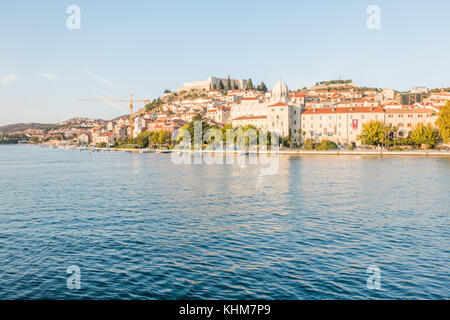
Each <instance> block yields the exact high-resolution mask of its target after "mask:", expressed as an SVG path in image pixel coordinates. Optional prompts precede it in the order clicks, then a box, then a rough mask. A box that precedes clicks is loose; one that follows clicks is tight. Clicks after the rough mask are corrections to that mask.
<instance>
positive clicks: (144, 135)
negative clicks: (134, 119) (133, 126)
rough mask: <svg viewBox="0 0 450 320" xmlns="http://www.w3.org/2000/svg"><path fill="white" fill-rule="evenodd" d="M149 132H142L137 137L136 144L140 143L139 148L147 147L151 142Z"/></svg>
mask: <svg viewBox="0 0 450 320" xmlns="http://www.w3.org/2000/svg"><path fill="white" fill-rule="evenodd" d="M149 135H150V133H149V132H141V133H139V134H138V136H137V137H136V138H135V141H134V142H135V144H137V145H138V147H139V148H147V147H148V143H149Z"/></svg>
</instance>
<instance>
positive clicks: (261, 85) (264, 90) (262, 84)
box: [260, 82, 268, 92]
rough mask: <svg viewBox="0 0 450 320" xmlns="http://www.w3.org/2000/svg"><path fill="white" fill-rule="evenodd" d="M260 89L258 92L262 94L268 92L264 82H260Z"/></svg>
mask: <svg viewBox="0 0 450 320" xmlns="http://www.w3.org/2000/svg"><path fill="white" fill-rule="evenodd" d="M260 88H261V89H260V90H261V91H262V92H267V91H268V89H267V86H266V84H265V83H264V82H261V84H260Z"/></svg>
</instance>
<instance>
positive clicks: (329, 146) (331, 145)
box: [302, 139, 338, 150]
mask: <svg viewBox="0 0 450 320" xmlns="http://www.w3.org/2000/svg"><path fill="white" fill-rule="evenodd" d="M337 148H338V145H337V144H336V143H335V142H333V141H330V140H326V139H324V140H322V141H320V142H319V143H318V142H315V141H314V140H313V139H306V140H305V142H304V143H303V146H302V149H303V150H334V149H337Z"/></svg>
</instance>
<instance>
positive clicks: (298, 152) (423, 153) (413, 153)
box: [95, 148, 450, 157]
mask: <svg viewBox="0 0 450 320" xmlns="http://www.w3.org/2000/svg"><path fill="white" fill-rule="evenodd" d="M95 150H97V151H113V152H132V153H171V152H187V153H229V154H241V153H242V151H241V150H226V151H225V150H223V151H221V150H219V151H218V150H197V151H195V150H175V151H174V150H161V149H122V148H120V149H116V148H96V149H95ZM250 153H251V152H250ZM257 153H259V154H271V153H272V152H271V151H270V150H269V151H258V152H257ZM277 153H278V154H280V155H298V156H309V155H333V156H336V155H337V156H355V155H359V156H417V157H450V151H438V150H410V151H387V150H328V151H320V150H291V149H287V150H286V149H284V150H283V149H282V150H279V151H278V152H277Z"/></svg>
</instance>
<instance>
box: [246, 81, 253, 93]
mask: <svg viewBox="0 0 450 320" xmlns="http://www.w3.org/2000/svg"><path fill="white" fill-rule="evenodd" d="M253 89H254V87H253V82H252V79H248V81H247V86H246V87H245V90H253Z"/></svg>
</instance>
